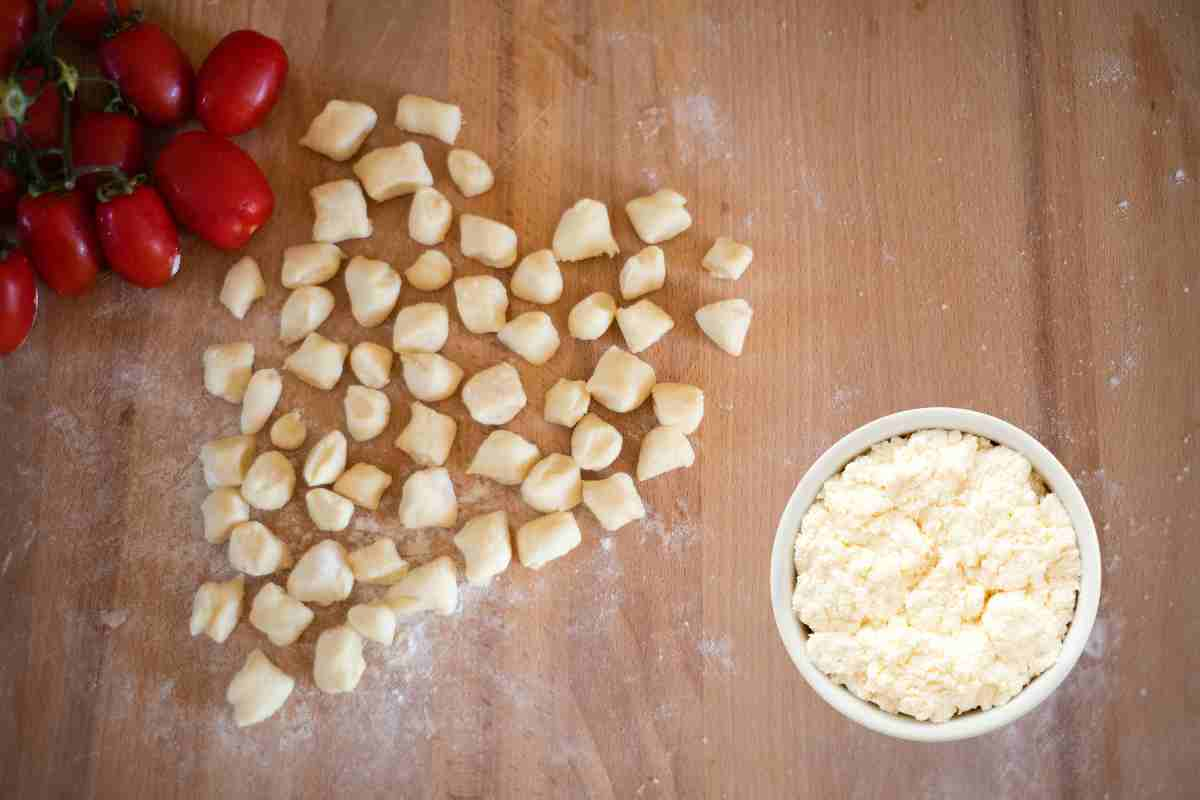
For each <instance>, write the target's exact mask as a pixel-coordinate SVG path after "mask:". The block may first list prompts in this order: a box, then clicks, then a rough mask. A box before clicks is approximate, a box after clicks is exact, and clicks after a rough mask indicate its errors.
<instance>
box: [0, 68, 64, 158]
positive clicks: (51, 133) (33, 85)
mask: <svg viewBox="0 0 1200 800" xmlns="http://www.w3.org/2000/svg"><path fill="white" fill-rule="evenodd" d="M44 74H45V70H43V69H42V68H41V67H35V68H33V69H30V70H25V71H24V72H22V73H21V75H20V77H19V78H18V79H17V80H16V81H15V83H17V84H18V85H19V86H20V90H21V92H24V93H25V96H26V97H28V98H30V99H32V102H31V103H29V105H28V106H27V107H26V108H25V120H24V121H23V122H22V123H21V126H20V127H21V130H22V131H23V132H24V133H25V135H26V136H28V137H29V143H30V144H31V145H33V146H34V147H35V148H37V149H41V148H45V147H57V146H58V143H59V140H60V139H61V138H62V125H63V98H62V95H61V94H60V93H59V91H58V85H57V84H55V83H46V84H43V83H42V76H43V75H44ZM14 91H15V90H14ZM18 94H19V93H18ZM11 132H12V131H11V130H8V129H6V130H5V132H4V133H5V139H6V140H11V139H10V137H9V134H10V133H11Z"/></svg>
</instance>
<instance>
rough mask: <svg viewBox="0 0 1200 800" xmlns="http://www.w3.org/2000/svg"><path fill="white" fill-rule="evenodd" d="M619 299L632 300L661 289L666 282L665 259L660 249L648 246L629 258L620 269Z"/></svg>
mask: <svg viewBox="0 0 1200 800" xmlns="http://www.w3.org/2000/svg"><path fill="white" fill-rule="evenodd" d="M619 280H620V284H621V297H623V298H625V299H626V300H634V299H636V298H638V297H641V296H642V295H644V294H650V293H651V292H654V291H657V290H659V289H661V288H662V287H663V286H664V285H665V284H666V282H667V258H666V256H664V255H663V251H662V248H661V247H655V246H654V245H650V246H649V247H647V248H645V249H643V250H642V251H641V252H639V253H638V254H637V255H634V256H630V257H629V259H628V260H627V261H626V262H625V266H623V267H621V276H620V279H619Z"/></svg>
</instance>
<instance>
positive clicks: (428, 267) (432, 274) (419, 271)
mask: <svg viewBox="0 0 1200 800" xmlns="http://www.w3.org/2000/svg"><path fill="white" fill-rule="evenodd" d="M453 275H454V267H453V266H451V264H450V259H448V258H446V254H445V253H443V252H441V251H440V250H426V251H425V252H424V253H421V255H419V256H417V260H416V261H414V262H413V264H412V266H411V267H409V268H408V269H406V270H405V271H404V277H405V278H408V285H409V286H412V287H413V288H414V289H419V290H421V291H422V292H436V291H437V290H438V289H441V288H442V287H443V286H445V285H446V284H448V283H449V282H450V278H451V277H453Z"/></svg>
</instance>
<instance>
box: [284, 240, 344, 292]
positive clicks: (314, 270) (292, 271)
mask: <svg viewBox="0 0 1200 800" xmlns="http://www.w3.org/2000/svg"><path fill="white" fill-rule="evenodd" d="M345 257H346V254H345V253H344V252H342V248H340V247H338V246H337V245H336V244H327V243H324V242H313V243H311V244H297V245H293V246H292V247H289V248H287V249H286V250H284V251H283V268H282V269H281V270H280V280H281V281H282V282H283V288H285V289H296V288H299V287H301V286H318V285H320V284H322V283H325V281H327V280H329V279H330V278H332V277H333V276H334V275H337V271H338V270H339V269H340V268H341V266H342V259H344V258H345Z"/></svg>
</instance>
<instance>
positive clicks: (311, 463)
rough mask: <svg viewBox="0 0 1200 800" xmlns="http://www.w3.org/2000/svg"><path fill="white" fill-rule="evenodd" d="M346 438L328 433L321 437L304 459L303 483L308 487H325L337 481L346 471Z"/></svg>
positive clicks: (336, 433) (335, 433)
mask: <svg viewBox="0 0 1200 800" xmlns="http://www.w3.org/2000/svg"><path fill="white" fill-rule="evenodd" d="M347 449H348V448H347V445H346V436H345V434H343V433H342V432H341V431H330V432H329V433H327V434H325V435H324V436H322V437H321V438H320V439H319V440H318V441H317V443H316V444H315V445H313V449H312V450H309V451H308V456H306V457H305V459H304V469H303V471H302V473H303V475H304V482H305V483H307V484H308V485H309V486H326V485H328V484H331V483H333V482H334V481H336V480H337V479H338V477H339V476H340V475H341V474H342V472H343V471H344V470H345V469H346V450H347Z"/></svg>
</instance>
